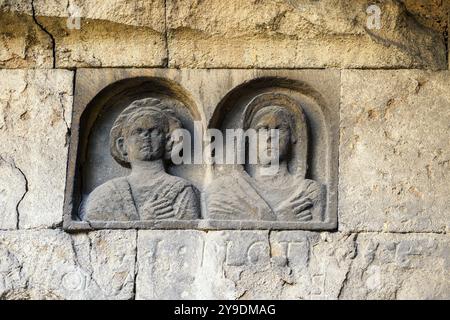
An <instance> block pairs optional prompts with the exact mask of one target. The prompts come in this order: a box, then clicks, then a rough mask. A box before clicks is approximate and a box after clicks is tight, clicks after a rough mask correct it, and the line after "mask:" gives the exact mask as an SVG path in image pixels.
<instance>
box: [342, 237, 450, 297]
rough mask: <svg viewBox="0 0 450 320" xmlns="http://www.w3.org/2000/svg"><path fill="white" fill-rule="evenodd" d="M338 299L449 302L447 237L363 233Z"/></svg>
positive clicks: (449, 247)
mask: <svg viewBox="0 0 450 320" xmlns="http://www.w3.org/2000/svg"><path fill="white" fill-rule="evenodd" d="M357 244H358V245H357V248H358V255H357V256H356V257H355V259H354V260H353V262H352V265H351V268H350V272H349V273H348V275H347V277H346V282H345V285H344V286H343V289H342V291H341V298H342V299H420V300H422V299H449V298H450V259H449V257H450V256H449V254H450V237H449V236H448V235H432V234H385V233H363V234H359V235H358V238H357Z"/></svg>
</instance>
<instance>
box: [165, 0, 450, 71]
mask: <svg viewBox="0 0 450 320" xmlns="http://www.w3.org/2000/svg"><path fill="white" fill-rule="evenodd" d="M426 3H428V2H426ZM371 4H373V3H372V1H367V0H355V1H337V0H326V1H307V0H289V1H288V0H264V1H252V0H245V1H233V2H231V3H230V2H223V1H220V0H208V1H201V2H199V1H178V0H170V1H168V2H167V23H168V25H167V28H168V35H169V36H168V39H169V65H170V66H176V67H265V68H267V67H269V68H270V67H289V68H292V67H346V68H361V67H374V68H376V67H409V68H422V67H425V68H432V69H446V68H447V63H446V61H447V58H446V49H445V42H444V32H445V30H444V31H443V30H442V28H441V27H440V26H439V24H438V23H437V22H435V21H437V20H439V18H435V17H434V16H433V15H429V16H428V18H425V17H424V16H423V10H422V9H421V7H420V6H418V5H411V4H410V6H409V7H410V9H412V10H416V11H418V9H421V11H419V13H422V15H421V16H420V20H421V21H424V20H426V21H427V22H426V23H425V25H422V24H421V23H419V22H418V21H417V19H416V15H414V14H410V12H409V11H408V8H407V7H405V6H404V4H403V3H402V2H400V1H397V0H386V1H382V2H381V3H379V7H380V9H381V29H379V30H377V29H368V28H367V18H368V15H367V13H366V9H367V8H368V7H369V5H371ZM407 4H409V2H408V3H407ZM443 6H444V5H441V6H438V5H437V6H433V7H432V6H430V8H434V9H433V10H434V11H433V12H445V10H443ZM413 13H414V11H413ZM430 16H431V17H430ZM444 16H445V14H444ZM428 20H431V22H430V21H428ZM433 22H435V23H433ZM435 25H436V26H435ZM428 26H429V27H430V28H429V27H428ZM431 27H434V29H432V28H431Z"/></svg>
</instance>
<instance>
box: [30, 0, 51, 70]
mask: <svg viewBox="0 0 450 320" xmlns="http://www.w3.org/2000/svg"><path fill="white" fill-rule="evenodd" d="M31 11H32V13H33V20H34V22H35V23H36V24H37V26H38V27H39V28H40V29H41V30H42V31H44V32H45V33H46V34H47V35H48V36H49V37H50V41H51V42H52V55H53V69H56V41H55V37H54V36H53V35H52V34H51V33H50V32H49V31H48V30H47V29H46V28H45V27H44V26H43V25H42V24H41V23H40V22H39V21H38V20H37V17H36V9H35V8H34V0H31Z"/></svg>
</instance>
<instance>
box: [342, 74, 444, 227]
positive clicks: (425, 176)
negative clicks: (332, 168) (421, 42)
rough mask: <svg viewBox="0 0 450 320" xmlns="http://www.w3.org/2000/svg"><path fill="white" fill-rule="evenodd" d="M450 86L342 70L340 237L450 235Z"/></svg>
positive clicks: (423, 77)
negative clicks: (342, 233) (363, 234)
mask: <svg viewBox="0 0 450 320" xmlns="http://www.w3.org/2000/svg"><path fill="white" fill-rule="evenodd" d="M449 79H450V77H449V73H448V72H440V73H427V72H419V71H343V73H342V104H341V145H340V161H339V163H340V186H339V198H340V202H339V229H340V230H343V231H364V230H366V231H394V232H397V231H398V232H426V231H430V232H431V231H432V232H444V231H447V232H448V229H449V221H450V209H449V208H450V202H449V201H450V200H449V197H448V194H449V191H450V185H449V181H450V170H449V167H450V148H449V145H448V143H449V141H450V134H449V132H450V130H449V129H450V127H449V124H450V108H449V105H450V94H449V90H448V88H449V87H450V81H449Z"/></svg>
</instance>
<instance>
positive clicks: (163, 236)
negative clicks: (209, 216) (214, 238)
mask: <svg viewBox="0 0 450 320" xmlns="http://www.w3.org/2000/svg"><path fill="white" fill-rule="evenodd" d="M205 237H206V234H205V233H204V232H201V231H187V230H186V231H170V230H165V231H139V236H138V259H137V261H138V273H137V278H136V299H205V298H210V299H231V298H233V296H232V291H231V290H232V289H231V288H230V285H232V283H231V282H229V281H228V282H227V281H226V279H224V278H223V276H222V274H221V270H222V269H221V268H222V259H223V256H224V251H223V250H224V249H223V248H217V247H215V246H214V245H213V244H211V243H209V244H208V243H207V241H206V240H205Z"/></svg>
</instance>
